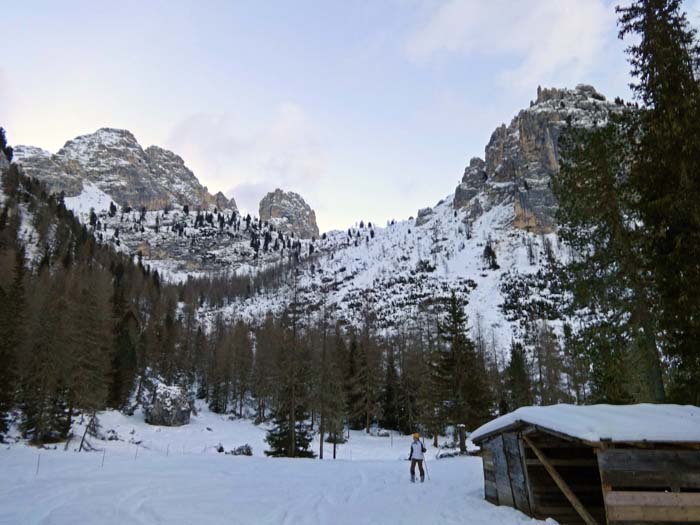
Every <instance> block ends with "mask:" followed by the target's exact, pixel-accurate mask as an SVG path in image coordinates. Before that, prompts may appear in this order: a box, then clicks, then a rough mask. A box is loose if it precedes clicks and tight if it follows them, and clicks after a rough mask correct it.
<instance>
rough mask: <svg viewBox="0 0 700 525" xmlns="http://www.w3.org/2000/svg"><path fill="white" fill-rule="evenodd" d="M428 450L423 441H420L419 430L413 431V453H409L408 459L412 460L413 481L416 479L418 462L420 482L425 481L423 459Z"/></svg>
mask: <svg viewBox="0 0 700 525" xmlns="http://www.w3.org/2000/svg"><path fill="white" fill-rule="evenodd" d="M425 452H426V450H425V447H424V446H423V443H421V442H420V434H418V432H414V433H413V443H411V453H410V454H409V455H408V459H410V460H411V483H415V481H416V463H417V464H418V470H419V471H420V482H421V483H423V482H424V481H425V472H423V459H424V458H425V456H424V455H423V454H425Z"/></svg>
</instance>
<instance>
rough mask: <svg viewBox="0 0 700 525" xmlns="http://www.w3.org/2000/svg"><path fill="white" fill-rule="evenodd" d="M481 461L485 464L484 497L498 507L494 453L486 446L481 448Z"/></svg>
mask: <svg viewBox="0 0 700 525" xmlns="http://www.w3.org/2000/svg"><path fill="white" fill-rule="evenodd" d="M481 459H482V461H483V463H484V496H485V497H486V501H488V502H489V503H493V504H494V505H498V491H497V490H496V469H495V467H494V466H493V453H492V452H491V450H490V449H489V448H487V447H486V446H483V447H481Z"/></svg>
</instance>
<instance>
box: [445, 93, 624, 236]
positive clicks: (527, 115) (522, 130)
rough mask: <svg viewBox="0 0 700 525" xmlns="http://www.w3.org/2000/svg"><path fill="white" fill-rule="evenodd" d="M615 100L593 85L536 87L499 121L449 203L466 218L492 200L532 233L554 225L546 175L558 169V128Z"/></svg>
mask: <svg viewBox="0 0 700 525" xmlns="http://www.w3.org/2000/svg"><path fill="white" fill-rule="evenodd" d="M619 109H621V107H620V106H618V105H616V104H614V103H611V102H608V101H606V99H605V97H604V96H603V95H601V94H600V93H598V92H597V91H596V90H595V89H594V88H593V87H592V86H586V85H579V86H577V87H576V89H541V88H538V89H537V99H536V100H535V101H534V102H532V103H531V105H530V107H529V108H528V109H524V110H522V111H520V112H519V113H518V115H516V116H515V118H513V120H512V121H511V123H510V125H508V126H506V125H505V124H503V125H501V126H499V127H498V128H497V129H496V130H495V131H494V132H493V134H492V135H491V139H490V140H489V143H488V145H487V146H486V151H485V156H484V157H485V158H484V159H481V158H478V157H477V158H473V159H472V160H471V161H470V163H469V166H467V168H466V169H465V170H464V176H463V177H462V181H461V183H460V184H459V185H458V186H457V188H456V190H455V194H454V200H453V204H454V207H455V209H458V210H465V211H466V212H467V216H468V217H469V218H470V220H473V219H475V218H477V217H479V216H480V215H481V214H482V213H484V212H485V211H488V210H490V209H491V208H493V207H495V206H500V205H506V206H508V207H510V208H511V209H512V212H513V226H514V227H515V228H519V229H525V230H528V231H532V232H535V233H542V232H552V231H555V230H556V224H555V219H554V214H555V212H556V200H555V198H554V195H553V194H552V188H551V185H550V180H551V177H552V175H554V174H555V173H556V172H557V170H558V169H559V152H558V140H559V136H560V134H561V131H562V129H564V127H565V126H566V125H567V122H571V124H572V125H574V126H584V127H588V126H592V125H593V124H594V123H596V122H597V123H601V122H603V121H604V120H605V119H606V118H607V116H608V115H609V113H610V112H615V111H618V110H619Z"/></svg>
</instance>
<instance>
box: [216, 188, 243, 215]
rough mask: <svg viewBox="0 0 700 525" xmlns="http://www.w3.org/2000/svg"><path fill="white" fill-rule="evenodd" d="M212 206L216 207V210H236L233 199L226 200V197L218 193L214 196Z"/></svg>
mask: <svg viewBox="0 0 700 525" xmlns="http://www.w3.org/2000/svg"><path fill="white" fill-rule="evenodd" d="M214 205H215V206H216V209H218V210H237V209H238V207H237V206H236V201H235V200H234V198H233V197H231V198H230V199H227V198H226V195H224V194H223V193H222V192H220V191H219V192H217V194H216V195H214Z"/></svg>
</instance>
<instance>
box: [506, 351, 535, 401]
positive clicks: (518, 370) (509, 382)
mask: <svg viewBox="0 0 700 525" xmlns="http://www.w3.org/2000/svg"><path fill="white" fill-rule="evenodd" d="M505 376H506V388H507V391H508V408H509V409H510V410H515V409H517V408H520V407H522V406H528V405H531V404H532V385H531V381H530V374H529V372H528V366H527V358H526V355H525V349H524V348H523V345H522V344H520V343H516V342H515V341H513V342H512V343H511V345H510V362H509V363H508V367H507V368H506V373H505Z"/></svg>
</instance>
